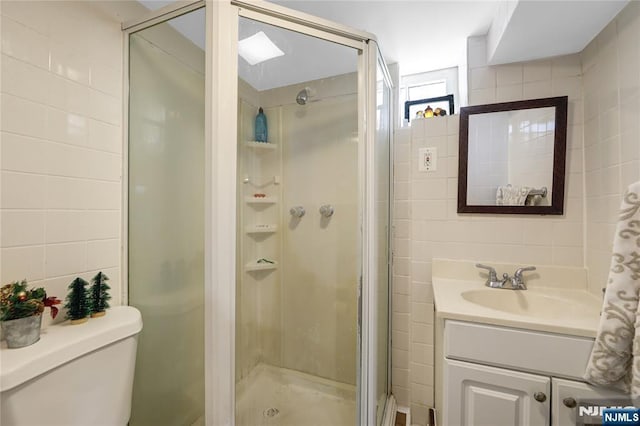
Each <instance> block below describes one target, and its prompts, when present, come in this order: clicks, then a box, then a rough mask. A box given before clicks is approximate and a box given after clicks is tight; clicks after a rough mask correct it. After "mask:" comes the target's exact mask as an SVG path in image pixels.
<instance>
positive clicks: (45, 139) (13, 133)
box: [2, 95, 122, 156]
mask: <svg viewBox="0 0 640 426" xmlns="http://www.w3.org/2000/svg"><path fill="white" fill-rule="evenodd" d="M11 96H13V95H11ZM28 101H29V100H28ZM29 102H32V101H29ZM34 103H36V102H34ZM70 114H73V113H70ZM90 120H93V119H92V118H90ZM94 121H99V120H94ZM103 123H104V122H103ZM106 124H109V123H106ZM112 126H114V127H118V128H119V126H117V125H115V124H113V125H112ZM2 133H6V134H8V135H15V136H20V137H23V138H29V139H35V140H37V141H42V142H48V143H53V144H58V145H65V146H73V147H77V148H80V149H84V150H86V151H96V152H104V153H107V154H112V155H115V156H122V152H116V151H107V150H104V149H99V148H94V147H90V146H86V145H78V144H74V143H70V142H61V141H58V140H55V139H47V138H41V137H39V136H34V135H28V134H24V133H17V132H12V131H9V130H2ZM88 138H89V134H88V133H87V140H88Z"/></svg>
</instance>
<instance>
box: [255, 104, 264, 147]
mask: <svg viewBox="0 0 640 426" xmlns="http://www.w3.org/2000/svg"><path fill="white" fill-rule="evenodd" d="M255 137H256V142H267V116H266V115H264V111H263V110H262V107H260V109H259V110H258V115H257V116H256V123H255Z"/></svg>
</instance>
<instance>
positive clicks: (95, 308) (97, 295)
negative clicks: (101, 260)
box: [89, 272, 111, 318]
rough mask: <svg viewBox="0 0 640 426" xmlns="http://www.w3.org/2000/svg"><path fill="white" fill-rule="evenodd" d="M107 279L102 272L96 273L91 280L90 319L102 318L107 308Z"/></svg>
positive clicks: (108, 288)
mask: <svg viewBox="0 0 640 426" xmlns="http://www.w3.org/2000/svg"><path fill="white" fill-rule="evenodd" d="M107 281H109V277H107V276H106V275H105V274H103V273H102V272H98V273H97V274H96V276H95V277H93V278H92V279H91V283H92V284H91V290H90V292H89V300H90V302H91V318H98V317H102V316H104V315H105V314H106V311H107V309H108V308H109V300H110V299H111V296H110V295H109V290H110V289H111V287H109V285H108V284H107Z"/></svg>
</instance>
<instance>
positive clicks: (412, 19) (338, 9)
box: [139, 0, 628, 90]
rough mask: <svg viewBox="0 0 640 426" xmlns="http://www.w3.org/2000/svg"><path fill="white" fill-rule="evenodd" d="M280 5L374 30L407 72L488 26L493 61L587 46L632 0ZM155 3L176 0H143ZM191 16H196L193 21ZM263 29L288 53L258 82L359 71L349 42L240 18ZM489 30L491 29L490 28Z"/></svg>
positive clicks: (250, 70) (308, 0)
mask: <svg viewBox="0 0 640 426" xmlns="http://www.w3.org/2000/svg"><path fill="white" fill-rule="evenodd" d="M271 1H272V2H273V3H276V4H279V5H281V6H285V7H289V8H291V9H296V10H299V11H302V12H305V13H309V14H311V15H315V16H318V17H321V18H325V19H328V20H331V21H335V22H338V23H341V24H344V25H347V26H351V27H354V28H357V29H362V30H365V31H367V32H370V33H373V34H375V35H376V37H377V40H378V42H379V44H380V47H381V50H382V52H383V54H384V56H385V59H386V60H387V62H388V63H398V64H400V72H401V74H402V75H408V74H414V73H418V72H423V71H431V70H436V69H441V68H448V67H453V66H457V65H460V64H464V63H466V46H467V38H468V37H470V36H478V35H484V34H487V33H489V37H488V47H489V49H488V50H489V56H490V57H489V58H488V59H489V60H490V61H491V63H494V64H497V63H508V62H516V61H523V60H531V59H538V58H543V57H550V56H557V55H560V54H568V53H575V52H579V51H581V50H582V49H583V48H584V47H585V46H586V45H587V44H588V43H589V42H590V41H591V40H592V39H593V37H595V36H596V35H597V34H598V33H599V32H600V31H601V30H602V28H604V26H605V25H606V24H607V23H608V22H610V21H611V19H612V18H613V17H614V16H615V15H616V14H617V13H618V12H619V11H620V10H621V9H622V8H623V7H624V5H626V3H627V2H628V0H569V1H567V0H555V1H544V0H515V1H505V0H499V1H493V0H492V1H489V0H475V1H462V0H460V1H459V0H449V1H445V0H421V1H418V0H412V1H410V0H375V1H364V0H337V1H336V0H271ZM139 2H140V3H142V4H143V5H144V6H145V7H147V8H149V9H153V10H155V9H158V8H160V7H162V6H165V5H167V4H170V3H173V1H170V0H139ZM190 19H193V21H190ZM196 19H198V20H199V21H200V22H201V18H189V17H184V18H181V19H180V20H176V22H175V23H173V25H174V27H175V28H176V29H178V30H179V31H180V32H181V33H182V34H184V35H185V36H186V37H188V38H190V39H191V40H192V41H193V42H194V43H195V44H197V45H199V46H200V47H202V48H203V47H204V28H203V26H202V25H195V22H196ZM258 30H262V31H265V33H267V35H268V36H269V37H270V38H272V40H273V41H274V42H275V43H276V45H278V47H280V49H282V50H283V51H285V56H282V57H279V58H276V59H273V60H270V61H267V62H264V63H262V64H258V65H255V66H254V67H250V66H248V64H247V63H246V62H244V60H242V59H240V62H239V70H240V76H241V77H242V78H243V79H244V80H246V81H248V82H249V83H250V84H252V85H253V86H254V87H256V88H257V89H259V90H264V89H268V88H273V87H280V86H283V85H289V84H294V83H299V82H303V81H308V80H313V79H317V78H322V77H328V76H332V75H337V74H341V73H345V72H349V71H355V62H354V61H353V60H352V59H351V58H352V57H353V55H352V54H351V52H350V51H349V49H348V48H345V47H342V46H336V45H332V44H331V43H328V42H323V41H320V40H317V39H314V38H312V37H308V36H302V35H300V34H297V33H293V32H290V31H286V30H282V29H279V28H276V27H271V26H266V25H263V24H258V23H256V22H253V21H250V20H242V21H241V23H240V38H244V37H246V36H250V35H252V34H254V33H255V32H257V31H258ZM490 31H491V32H490Z"/></svg>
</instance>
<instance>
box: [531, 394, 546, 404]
mask: <svg viewBox="0 0 640 426" xmlns="http://www.w3.org/2000/svg"><path fill="white" fill-rule="evenodd" d="M533 399H535V400H536V401H538V402H545V401H546V400H547V395H545V394H544V392H536V393H534V394H533Z"/></svg>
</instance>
